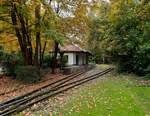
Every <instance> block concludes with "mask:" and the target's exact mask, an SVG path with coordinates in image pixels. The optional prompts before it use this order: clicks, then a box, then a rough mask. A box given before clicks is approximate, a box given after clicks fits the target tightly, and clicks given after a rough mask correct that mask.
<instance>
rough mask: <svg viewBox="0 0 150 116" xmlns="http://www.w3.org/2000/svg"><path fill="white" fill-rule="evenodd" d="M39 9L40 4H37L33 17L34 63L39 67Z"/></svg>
mask: <svg viewBox="0 0 150 116" xmlns="http://www.w3.org/2000/svg"><path fill="white" fill-rule="evenodd" d="M40 11H41V5H40V4H39V5H37V6H36V8H35V18H36V25H35V30H36V48H35V57H34V58H35V59H34V64H35V65H36V66H37V67H39V66H40V55H41V34H40V18H41V17H40Z"/></svg>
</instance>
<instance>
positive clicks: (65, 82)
mask: <svg viewBox="0 0 150 116" xmlns="http://www.w3.org/2000/svg"><path fill="white" fill-rule="evenodd" d="M112 70H113V68H108V69H106V70H104V71H99V72H97V73H94V74H91V75H90V76H87V75H85V76H84V74H85V72H78V73H76V74H71V75H69V76H67V77H65V78H63V79H61V80H58V81H56V82H54V83H51V84H49V85H46V86H44V87H42V88H40V89H37V90H34V91H32V92H30V93H27V94H25V95H23V96H19V97H16V98H14V99H11V100H9V101H6V102H3V103H1V104H0V111H1V112H0V116H8V115H10V114H12V113H15V112H20V111H22V110H24V109H26V108H28V107H30V106H32V105H33V104H35V103H38V102H40V101H42V100H44V99H47V98H49V97H52V96H55V95H57V94H59V93H62V92H64V91H67V90H69V89H72V88H74V87H76V86H79V85H81V84H84V83H86V82H88V81H91V80H94V79H96V78H99V77H100V76H102V75H105V74H107V73H108V72H110V71H112ZM77 77H78V78H77ZM80 77H82V78H80ZM75 78H76V79H75ZM74 79H75V80H74Z"/></svg>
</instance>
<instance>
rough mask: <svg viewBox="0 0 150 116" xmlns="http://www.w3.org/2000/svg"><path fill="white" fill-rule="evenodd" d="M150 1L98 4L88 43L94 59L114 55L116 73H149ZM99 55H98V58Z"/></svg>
mask: <svg viewBox="0 0 150 116" xmlns="http://www.w3.org/2000/svg"><path fill="white" fill-rule="evenodd" d="M149 16H150V1H146V0H142V1H139V0H136V1H135V0H128V1H125V0H118V1H111V3H110V4H109V3H108V4H103V5H101V6H100V11H99V15H98V17H95V18H94V19H93V27H94V28H92V29H91V33H90V38H89V44H91V41H92V42H94V44H93V46H92V47H91V49H92V50H93V51H94V52H95V54H96V55H95V60H97V56H98V58H100V59H98V60H101V61H102V60H103V58H104V57H105V56H108V55H109V56H113V58H114V59H115V63H117V64H118V66H119V67H118V69H119V70H118V72H128V73H130V72H134V73H135V74H137V75H139V76H145V77H146V78H149V79H150V77H149V75H150V73H149V72H150V71H149V70H150V68H149V67H150V17H149ZM99 56H100V57H99Z"/></svg>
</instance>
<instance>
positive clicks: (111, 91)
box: [62, 77, 150, 116]
mask: <svg viewBox="0 0 150 116" xmlns="http://www.w3.org/2000/svg"><path fill="white" fill-rule="evenodd" d="M133 83H134V82H133ZM133 83H132V82H130V80H127V79H123V78H122V79H117V78H114V77H113V78H107V79H105V80H103V81H101V82H97V83H95V84H93V85H92V86H89V87H87V88H86V90H84V91H80V92H79V94H78V95H76V97H74V99H71V101H69V102H68V103H67V105H65V107H64V108H63V109H62V114H63V116H146V115H149V111H150V110H148V109H149V108H150V88H145V87H144V88H142V87H133V86H131V85H132V84H133ZM130 86H131V87H130Z"/></svg>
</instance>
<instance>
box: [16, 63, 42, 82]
mask: <svg viewBox="0 0 150 116" xmlns="http://www.w3.org/2000/svg"><path fill="white" fill-rule="evenodd" d="M16 79H17V80H20V81H22V82H25V83H35V82H38V81H39V80H40V79H41V75H40V71H39V70H38V68H37V67H35V66H20V67H18V68H17V70H16Z"/></svg>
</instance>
